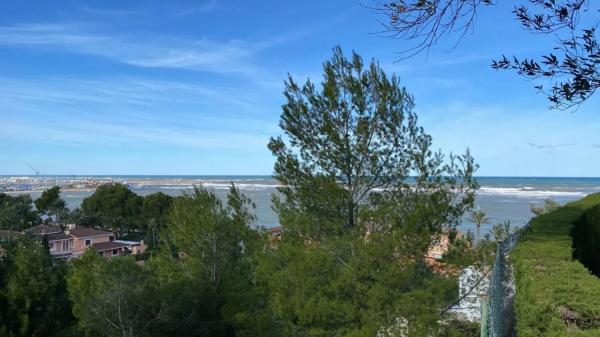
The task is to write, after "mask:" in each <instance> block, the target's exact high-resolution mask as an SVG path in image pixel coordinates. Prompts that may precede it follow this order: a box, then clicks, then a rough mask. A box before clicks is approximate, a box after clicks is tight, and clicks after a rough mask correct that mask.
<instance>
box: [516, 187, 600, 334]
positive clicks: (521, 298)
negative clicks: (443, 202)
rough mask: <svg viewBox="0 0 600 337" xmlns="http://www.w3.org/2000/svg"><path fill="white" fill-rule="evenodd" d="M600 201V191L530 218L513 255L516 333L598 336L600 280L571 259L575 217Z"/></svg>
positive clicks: (599, 326)
mask: <svg viewBox="0 0 600 337" xmlns="http://www.w3.org/2000/svg"><path fill="white" fill-rule="evenodd" d="M598 204H600V194H592V195H589V196H587V197H586V198H583V199H581V200H579V201H576V202H572V203H569V204H567V205H565V206H563V207H561V208H559V209H557V210H555V211H553V212H551V213H547V214H543V215H540V216H538V217H536V218H534V219H533V220H532V221H531V224H530V226H529V229H528V230H527V231H526V232H524V233H523V235H522V237H521V240H520V241H519V243H518V244H517V245H516V246H515V247H514V248H513V250H512V253H511V259H512V262H513V269H514V274H515V282H516V287H517V291H516V296H515V309H516V316H517V333H518V336H519V337H541V336H589V337H592V336H598V335H600V319H598V317H600V305H598V303H599V302H598V298H600V280H599V279H598V278H597V277H595V276H593V275H592V274H590V272H589V270H587V269H586V268H585V266H583V265H582V264H581V263H580V262H579V261H577V260H573V253H572V244H573V240H572V238H571V236H570V232H571V231H572V229H573V227H574V225H575V222H576V221H577V220H578V219H579V218H580V217H581V216H582V214H583V213H584V212H585V211H586V210H587V209H589V208H591V207H593V206H595V205H598Z"/></svg>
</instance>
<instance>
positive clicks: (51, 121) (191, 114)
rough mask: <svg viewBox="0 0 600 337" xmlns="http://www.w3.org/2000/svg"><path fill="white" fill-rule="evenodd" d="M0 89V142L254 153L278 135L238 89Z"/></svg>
mask: <svg viewBox="0 0 600 337" xmlns="http://www.w3.org/2000/svg"><path fill="white" fill-rule="evenodd" d="M0 86H2V87H3V88H5V90H2V91H0V105H1V106H3V109H2V121H3V127H2V128H0V139H4V140H10V141H11V142H15V141H17V142H22V141H27V142H34V143H40V144H60V145H69V146H84V145H99V146H112V147H117V146H119V147H128V148H130V147H136V146H140V145H141V146H149V145H160V146H173V147H174V148H177V147H186V148H203V149H237V150H245V151H254V150H256V149H263V150H264V148H265V144H266V142H267V140H268V137H269V136H270V135H272V134H274V133H275V132H276V122H275V121H272V120H270V119H269V118H261V117H257V116H255V110H254V109H255V108H254V106H255V105H256V103H255V102H253V99H256V98H253V97H249V96H248V97H244V95H240V94H238V95H237V96H236V95H235V94H234V92H233V91H234V90H235V89H233V88H217V87H209V86H203V85H200V84H190V83H185V82H175V81H157V80H148V79H143V78H108V79H105V80H99V79H97V80H78V79H69V78H50V79H48V78H37V79H30V80H27V81H26V80H22V79H21V80H14V79H7V78H0ZM242 92H244V91H243V90H242ZM254 94H256V92H255V93H254ZM253 148H254V150H253Z"/></svg>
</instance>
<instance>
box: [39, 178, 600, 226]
mask: <svg viewBox="0 0 600 337" xmlns="http://www.w3.org/2000/svg"><path fill="white" fill-rule="evenodd" d="M119 178H120V179H122V177H119ZM135 179H144V180H146V182H145V183H144V186H140V185H135V184H134V185H132V186H131V189H132V190H133V191H134V192H136V193H138V194H139V195H148V194H150V193H154V192H159V191H160V192H164V193H167V194H170V195H173V196H176V195H181V194H182V193H184V191H186V190H189V189H190V188H192V186H193V184H189V185H181V184H178V185H174V184H169V183H166V184H165V181H166V180H169V179H183V180H192V181H196V182H197V183H198V184H202V185H204V186H205V187H207V188H209V189H212V190H214V191H215V193H216V194H217V195H218V196H219V197H221V198H225V196H226V195H227V192H228V189H229V186H230V183H231V182H233V183H235V184H236V186H238V188H239V189H240V190H241V191H242V192H243V193H244V194H245V195H246V196H247V197H249V198H250V199H251V200H252V201H253V202H254V204H255V205H256V209H255V212H256V216H257V219H258V224H260V225H264V226H267V227H270V226H275V225H277V224H278V223H279V220H278V217H277V214H276V213H275V212H274V211H273V209H272V208H271V195H272V194H273V193H275V192H276V187H277V184H278V183H277V181H275V180H273V179H272V178H271V177H261V176H253V177H248V176H238V177H216V176H212V177H207V176H199V177H157V176H153V177H135ZM478 180H479V183H480V185H481V188H480V190H479V191H478V193H477V201H476V204H477V206H478V207H480V208H481V209H482V210H484V211H485V212H486V213H487V215H488V217H489V218H490V223H489V224H486V225H484V226H482V233H486V232H487V231H489V229H490V228H491V226H492V225H493V224H494V223H498V222H502V221H504V220H510V221H511V223H512V224H514V225H516V226H521V225H523V224H525V223H526V222H527V221H528V220H529V219H530V218H531V211H530V206H531V204H540V203H542V202H543V200H544V199H546V198H550V199H553V200H555V201H558V202H560V203H565V202H568V201H572V200H576V199H579V198H581V197H583V196H585V195H587V194H589V193H593V192H600V178H502V177H482V178H478ZM154 181H156V182H157V184H153V182H154ZM91 194H92V192H89V191H85V192H84V191H76V192H70V191H67V192H63V193H62V197H63V198H64V199H65V200H66V201H67V203H68V206H69V207H70V208H75V207H78V206H79V205H80V204H81V202H82V200H83V199H84V198H86V197H88V196H89V195H91ZM31 195H32V197H33V198H36V197H38V196H39V193H31ZM460 227H461V230H463V231H466V230H467V229H471V230H472V231H474V230H475V226H474V225H473V224H470V223H468V222H467V221H464V222H463V224H462V225H461V226H460Z"/></svg>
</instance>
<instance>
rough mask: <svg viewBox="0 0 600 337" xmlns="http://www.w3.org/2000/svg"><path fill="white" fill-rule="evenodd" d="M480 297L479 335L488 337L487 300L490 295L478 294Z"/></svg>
mask: <svg viewBox="0 0 600 337" xmlns="http://www.w3.org/2000/svg"><path fill="white" fill-rule="evenodd" d="M479 298H480V299H481V329H480V331H481V335H480V336H481V337H488V332H489V331H488V319H489V310H488V307H489V300H490V297H489V296H488V295H487V294H480V295H479Z"/></svg>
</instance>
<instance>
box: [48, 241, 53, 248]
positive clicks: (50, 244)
mask: <svg viewBox="0 0 600 337" xmlns="http://www.w3.org/2000/svg"><path fill="white" fill-rule="evenodd" d="M48 247H50V250H54V242H50V243H48Z"/></svg>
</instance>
